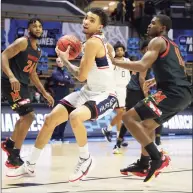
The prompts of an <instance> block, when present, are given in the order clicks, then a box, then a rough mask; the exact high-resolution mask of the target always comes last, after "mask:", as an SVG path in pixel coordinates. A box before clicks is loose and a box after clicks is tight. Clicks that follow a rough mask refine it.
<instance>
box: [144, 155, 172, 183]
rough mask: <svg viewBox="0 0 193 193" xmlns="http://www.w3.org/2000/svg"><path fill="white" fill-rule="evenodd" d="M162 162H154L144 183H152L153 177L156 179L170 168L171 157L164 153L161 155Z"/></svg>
mask: <svg viewBox="0 0 193 193" xmlns="http://www.w3.org/2000/svg"><path fill="white" fill-rule="evenodd" d="M161 155H162V156H161V159H160V160H152V161H151V163H150V168H149V171H148V174H147V176H146V178H145V179H144V182H148V181H150V180H151V179H152V178H153V177H156V176H157V175H158V174H159V173H160V172H161V171H162V170H163V169H164V168H165V167H168V166H169V163H170V161H171V159H170V157H169V156H168V155H166V154H164V153H162V154H161Z"/></svg>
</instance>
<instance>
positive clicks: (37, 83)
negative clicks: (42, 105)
mask: <svg viewBox="0 0 193 193" xmlns="http://www.w3.org/2000/svg"><path fill="white" fill-rule="evenodd" d="M36 67H37V64H36V66H35V67H34V69H33V71H32V72H31V74H30V75H29V77H30V80H31V81H32V83H33V84H34V86H35V87H36V88H37V89H38V90H39V92H40V93H41V94H42V95H43V96H44V98H46V99H47V101H48V102H49V105H50V106H53V105H54V99H53V98H52V97H51V95H50V94H49V93H48V92H47V91H46V90H45V88H44V86H43V85H42V83H41V81H40V79H39V77H38V75H37V73H36Z"/></svg>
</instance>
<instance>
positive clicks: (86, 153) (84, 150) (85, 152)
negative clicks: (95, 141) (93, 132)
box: [79, 143, 90, 159]
mask: <svg viewBox="0 0 193 193" xmlns="http://www.w3.org/2000/svg"><path fill="white" fill-rule="evenodd" d="M79 151H80V157H81V158H84V159H87V158H89V155H90V153H89V151H88V143H86V145H84V146H83V147H79Z"/></svg>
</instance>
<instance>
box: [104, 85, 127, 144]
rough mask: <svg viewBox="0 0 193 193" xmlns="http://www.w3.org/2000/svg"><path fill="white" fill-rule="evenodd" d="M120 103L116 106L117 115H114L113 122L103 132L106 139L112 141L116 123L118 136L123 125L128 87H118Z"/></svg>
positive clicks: (117, 92)
mask: <svg viewBox="0 0 193 193" xmlns="http://www.w3.org/2000/svg"><path fill="white" fill-rule="evenodd" d="M116 94H117V99H118V105H117V107H116V108H115V112H116V115H115V117H113V119H112V121H111V123H110V124H109V125H108V127H106V128H102V133H103V134H104V135H105V137H106V139H107V140H108V141H109V142H111V139H112V132H111V131H112V127H113V126H115V125H116V127H117V138H118V136H119V133H120V129H121V125H122V115H123V113H124V112H125V109H124V108H125V98H126V89H125V88H121V89H120V88H119V89H118V88H117V91H116Z"/></svg>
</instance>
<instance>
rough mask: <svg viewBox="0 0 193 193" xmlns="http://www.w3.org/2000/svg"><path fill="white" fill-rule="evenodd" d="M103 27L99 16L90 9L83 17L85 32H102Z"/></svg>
mask: <svg viewBox="0 0 193 193" xmlns="http://www.w3.org/2000/svg"><path fill="white" fill-rule="evenodd" d="M102 27H103V26H102V25H101V23H100V18H99V16H98V15H96V14H94V13H92V12H90V11H89V12H88V13H87V15H86V16H85V18H84V19H83V33H85V34H94V33H97V32H100V30H101V29H102Z"/></svg>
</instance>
